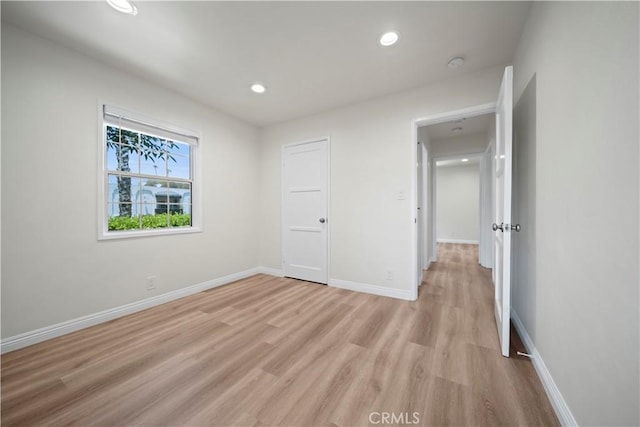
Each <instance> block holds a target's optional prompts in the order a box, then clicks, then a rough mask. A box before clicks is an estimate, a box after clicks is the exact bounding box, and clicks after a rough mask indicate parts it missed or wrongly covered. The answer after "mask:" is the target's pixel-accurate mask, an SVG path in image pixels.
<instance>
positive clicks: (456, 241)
mask: <svg viewBox="0 0 640 427" xmlns="http://www.w3.org/2000/svg"><path fill="white" fill-rule="evenodd" d="M436 242H438V243H458V244H461V245H479V244H480V242H479V241H478V240H464V239H436Z"/></svg>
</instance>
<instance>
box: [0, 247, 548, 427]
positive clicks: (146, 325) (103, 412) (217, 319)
mask: <svg viewBox="0 0 640 427" xmlns="http://www.w3.org/2000/svg"><path fill="white" fill-rule="evenodd" d="M438 256H439V258H438V259H439V262H438V263H436V264H434V265H432V267H431V269H430V270H429V271H427V272H426V274H425V281H424V282H423V285H422V286H421V288H420V293H419V298H418V300H417V301H414V302H408V301H401V300H396V299H391V298H385V297H378V296H373V295H367V294H362V293H356V292H350V291H346V290H340V289H336V288H330V287H326V286H322V285H318V284H312V283H306V282H301V281H297V280H292V279H283V278H275V277H270V276H266V275H257V276H254V277H252V278H249V279H245V280H242V281H239V282H236V283H233V284H230V285H228V286H224V287H220V288H216V289H212V290H210V291H207V292H203V293H200V294H197V295H193V296H190V297H187V298H183V299H181V300H177V301H174V302H171V303H168V304H164V305H162V306H158V307H155V308H152V309H149V310H146V311H143V312H139V313H136V314H133V315H130V316H127V317H123V318H120V319H117V320H113V321H111V322H108V323H104V324H101V325H98V326H95V327H92V328H89V329H85V330H82V331H79V332H76V333H73V334H69V335H66V336H63V337H60V338H56V339H53V340H50V341H47V342H44V343H41V344H37V345H34V346H31V347H28V348H25V349H21V350H17V351H14V352H11V353H7V354H5V355H3V356H2V419H1V420H2V425H3V426H34V425H82V426H88V425H100V426H130V425H131V426H133V425H142V426H160V425H172V426H175V425H192V426H197V425H203V426H204V425H210V426H214V425H215V426H227V425H229V426H231V425H241V426H250V425H282V426H330V425H331V426H351V425H370V424H371V423H370V419H369V416H370V414H371V413H373V412H377V413H382V412H393V413H395V414H396V417H397V416H400V417H402V418H401V421H404V424H405V425H409V424H411V423H412V422H414V421H416V419H415V418H414V414H413V413H414V412H416V413H417V417H418V418H419V424H421V425H438V426H444V425H451V426H462V425H468V426H471V425H473V426H490V425H491V426H494V425H509V426H511V425H530V426H554V425H558V421H557V419H556V418H555V415H554V414H553V410H552V408H551V406H550V404H549V402H548V400H547V398H546V396H545V394H544V391H543V388H542V385H541V384H540V382H539V380H538V378H537V376H536V374H535V371H534V369H533V366H532V365H531V362H530V361H529V360H527V359H524V358H521V357H515V350H513V349H512V357H511V358H509V359H507V358H503V357H502V356H501V355H500V353H499V350H498V342H497V333H496V329H495V324H494V319H493V305H492V304H493V302H492V301H493V297H492V285H491V279H490V271H488V270H484V269H482V268H481V267H479V266H478V265H477V262H476V260H477V247H476V246H473V245H452V244H444V245H440V247H439V254H438ZM512 340H513V341H516V342H515V346H517V347H519V349H521V350H522V345H521V344H520V342H519V339H518V338H517V335H515V334H513V333H512ZM402 414H404V415H402ZM380 417H381V415H376V414H374V415H373V416H372V418H371V420H372V421H373V422H374V423H377V424H376V425H388V424H380V423H379V421H380V420H381V418H380ZM396 420H398V418H396ZM400 424H402V423H400Z"/></svg>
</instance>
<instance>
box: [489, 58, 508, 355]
mask: <svg viewBox="0 0 640 427" xmlns="http://www.w3.org/2000/svg"><path fill="white" fill-rule="evenodd" d="M512 114H513V67H507V68H505V70H504V76H503V77H502V85H501V86H500V94H499V95H498V103H497V106H496V155H495V159H494V160H495V169H496V173H495V179H496V183H495V191H496V193H495V201H496V208H495V215H496V220H495V221H496V222H495V223H494V224H493V231H494V245H495V251H494V256H495V259H494V262H493V267H494V274H493V277H494V285H495V302H494V303H495V317H496V324H497V326H498V337H499V338H500V350H501V352H502V355H503V356H505V357H509V328H510V323H511V165H512V163H511V136H512Z"/></svg>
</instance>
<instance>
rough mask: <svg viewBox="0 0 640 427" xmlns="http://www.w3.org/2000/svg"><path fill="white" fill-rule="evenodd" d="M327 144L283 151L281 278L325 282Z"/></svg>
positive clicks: (294, 146) (324, 141) (302, 145)
mask: <svg viewBox="0 0 640 427" xmlns="http://www.w3.org/2000/svg"><path fill="white" fill-rule="evenodd" d="M328 157H329V141H328V140H327V139H321V140H317V141H311V142H304V143H299V144H290V145H286V146H284V147H283V149H282V191H283V194H282V266H283V272H284V275H285V276H287V277H293V278H296V279H301V280H308V281H311V282H318V283H324V284H327V282H328V261H327V260H328V252H329V250H328V243H329V242H328V235H329V234H328V222H327V221H328V219H327V211H328V197H327V195H328V187H329V184H328V177H329V168H328V164H329V163H328V162H329V159H328Z"/></svg>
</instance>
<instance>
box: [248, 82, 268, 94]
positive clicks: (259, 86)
mask: <svg viewBox="0 0 640 427" xmlns="http://www.w3.org/2000/svg"><path fill="white" fill-rule="evenodd" d="M251 90H252V91H254V92H255V93H264V92H265V91H266V90H267V88H266V87H264V85H262V84H260V83H254V84H252V85H251Z"/></svg>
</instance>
